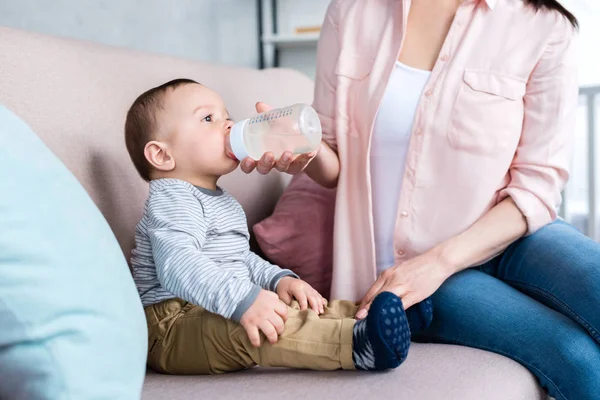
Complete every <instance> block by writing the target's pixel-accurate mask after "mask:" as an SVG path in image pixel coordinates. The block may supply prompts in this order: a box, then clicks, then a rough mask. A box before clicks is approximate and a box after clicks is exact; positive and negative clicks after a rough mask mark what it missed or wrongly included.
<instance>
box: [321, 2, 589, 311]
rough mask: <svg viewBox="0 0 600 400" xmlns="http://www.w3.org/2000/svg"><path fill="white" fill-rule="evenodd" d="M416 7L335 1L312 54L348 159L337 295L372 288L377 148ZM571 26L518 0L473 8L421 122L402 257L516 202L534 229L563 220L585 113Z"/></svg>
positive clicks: (327, 130)
mask: <svg viewBox="0 0 600 400" xmlns="http://www.w3.org/2000/svg"><path fill="white" fill-rule="evenodd" d="M410 4H411V2H410V0H369V1H361V0H335V1H333V2H332V4H331V5H330V6H329V9H328V12H327V16H326V18H325V22H324V24H323V28H322V34H321V39H320V42H319V48H318V62H317V75H316V82H315V84H316V87H315V99H314V107H315V109H316V110H317V111H318V113H319V116H320V118H321V122H322V125H323V132H324V139H325V141H326V142H327V143H328V144H329V145H330V146H331V147H332V148H334V149H337V151H338V155H339V158H340V164H341V172H340V177H339V181H338V191H337V203H336V211H335V213H336V215H335V233H334V244H335V249H334V269H333V286H332V297H333V298H344V299H354V300H357V299H359V298H360V297H362V296H363V295H364V294H365V292H366V291H367V290H368V288H369V287H370V286H371V285H372V283H373V282H374V281H375V279H376V272H375V271H376V269H375V244H374V239H373V215H372V207H373V206H375V207H377V205H376V204H375V205H373V204H372V201H371V183H370V170H369V153H370V145H371V134H372V128H373V123H374V120H375V116H376V114H377V110H378V107H379V103H380V102H381V98H382V96H383V93H384V90H385V88H386V85H387V81H388V78H389V76H390V74H391V71H392V68H393V66H394V62H395V60H396V59H397V58H398V56H399V53H400V49H401V47H402V41H403V37H404V34H405V31H406V22H407V17H408V12H409V9H410ZM574 36H575V30H574V28H573V27H572V26H571V25H570V23H569V22H568V21H567V20H566V18H564V17H562V16H561V15H560V14H559V13H557V12H554V11H548V10H540V11H538V12H535V10H534V9H532V8H531V7H529V6H526V5H524V3H523V1H521V0H465V1H463V3H462V4H461V5H460V7H459V9H458V12H457V14H456V17H455V19H454V22H453V24H452V27H451V28H450V31H449V33H448V36H447V38H446V41H445V42H444V45H443V47H442V50H441V52H440V56H439V59H438V61H437V62H436V64H435V67H434V68H433V71H432V73H431V77H430V79H429V82H428V83H427V86H426V88H425V90H424V93H423V96H422V98H421V100H420V102H419V106H418V108H417V112H416V115H415V121H414V128H413V132H412V137H411V141H410V145H409V150H408V156H407V160H406V169H405V173H404V177H398V179H403V185H402V190H401V192H400V193H399V194H398V195H399V209H398V212H397V213H396V215H390V218H394V219H395V220H396V229H395V238H394V246H395V252H396V254H397V256H396V262H397V263H400V262H402V261H404V260H406V259H408V258H411V257H414V256H416V255H418V254H420V253H423V252H425V251H427V250H429V249H431V248H432V247H434V246H436V245H437V244H439V243H441V242H443V241H445V240H447V239H449V238H451V237H452V236H455V235H457V234H459V233H461V232H463V231H464V230H466V229H467V228H469V227H470V226H471V225H472V224H473V223H475V222H476V221H477V220H478V219H479V218H481V217H482V216H483V215H484V214H485V213H487V212H488V211H489V210H490V209H491V208H492V207H494V206H495V205H496V204H497V203H498V202H500V201H502V200H503V199H505V198H506V197H508V196H510V197H511V198H512V199H513V200H514V201H515V203H516V204H517V206H518V207H519V208H520V210H521V211H522V212H523V214H524V215H525V217H526V219H527V223H528V229H529V233H532V232H534V231H536V230H537V229H539V228H540V227H542V226H543V225H545V224H548V223H549V222H551V221H552V220H554V219H555V218H556V216H557V215H556V209H557V207H558V206H559V204H560V200H561V196H560V193H561V191H562V189H563V186H564V184H565V182H566V181H567V179H568V171H567V168H568V166H569V154H570V142H571V137H572V135H571V134H572V131H573V129H574V127H575V124H574V117H575V112H576V106H577V93H578V91H577V76H576V75H577V74H576V56H575V54H574V47H575V46H574V40H573V39H574Z"/></svg>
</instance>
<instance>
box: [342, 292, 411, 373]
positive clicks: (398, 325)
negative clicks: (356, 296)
mask: <svg viewBox="0 0 600 400" xmlns="http://www.w3.org/2000/svg"><path fill="white" fill-rule="evenodd" d="M409 347H410V328H409V326H408V320H407V318H406V314H405V312H404V307H403V306H402V301H401V300H400V298H399V297H398V296H396V295H395V294H393V293H390V292H383V293H380V294H379V295H378V296H377V297H375V300H373V303H371V308H370V309H369V314H368V316H367V318H366V319H363V320H361V321H358V322H357V323H356V324H355V325H354V332H353V335H352V360H353V361H354V366H355V367H356V369H362V370H384V369H390V368H396V367H397V366H399V365H400V364H402V362H403V361H404V360H405V359H406V356H407V355H408V348H409Z"/></svg>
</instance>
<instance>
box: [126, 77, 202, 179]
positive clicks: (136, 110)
mask: <svg viewBox="0 0 600 400" xmlns="http://www.w3.org/2000/svg"><path fill="white" fill-rule="evenodd" d="M189 84H198V82H196V81H193V80H191V79H174V80H172V81H169V82H167V83H163V84H162V85H160V86H157V87H155V88H152V89H150V90H148V91H146V92H144V93H142V94H141V95H139V97H138V98H137V99H135V101H134V102H133V104H132V105H131V107H130V108H129V111H128V112H127V119H126V120H125V145H126V146H127V151H128V152H129V157H131V161H132V162H133V165H135V168H136V169H137V171H138V173H139V174H140V176H141V177H142V178H143V179H144V180H145V181H150V172H151V171H152V165H150V163H149V162H148V160H146V157H145V156H144V148H145V147H146V144H147V143H148V142H150V141H152V140H156V130H157V128H158V124H157V121H156V114H157V113H158V111H159V110H160V109H162V108H163V99H164V97H165V94H166V93H167V92H168V91H169V90H175V89H177V88H178V87H180V86H183V85H189Z"/></svg>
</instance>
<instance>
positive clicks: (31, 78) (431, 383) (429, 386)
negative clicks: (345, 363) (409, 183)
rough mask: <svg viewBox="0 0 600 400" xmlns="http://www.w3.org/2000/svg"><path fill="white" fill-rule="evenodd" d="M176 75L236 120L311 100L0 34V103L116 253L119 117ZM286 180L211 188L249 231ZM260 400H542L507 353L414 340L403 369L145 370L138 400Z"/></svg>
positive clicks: (204, 67)
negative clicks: (33, 138)
mask: <svg viewBox="0 0 600 400" xmlns="http://www.w3.org/2000/svg"><path fill="white" fill-rule="evenodd" d="M177 77H187V78H191V79H195V80H197V81H199V82H201V83H203V84H205V85H207V86H209V87H211V88H213V89H214V90H216V91H217V92H219V93H221V94H222V96H223V98H224V100H225V102H226V104H227V106H228V109H229V111H230V112H231V114H232V115H233V117H234V118H242V117H246V116H249V115H251V114H252V113H253V112H254V103H255V102H256V101H258V100H260V101H264V102H266V103H269V104H271V105H273V106H284V105H289V104H293V103H296V102H305V103H310V102H311V99H312V94H313V93H312V82H311V80H310V79H309V78H307V77H306V76H304V75H302V74H300V73H298V72H296V71H293V70H287V69H268V70H254V69H245V68H237V67H230V66H221V65H213V64H207V63H203V62H197V61H190V60H183V59H175V58H170V57H166V56H160V55H154V54H147V53H141V52H136V51H130V50H126V49H121V48H114V47H108V46H103V45H99V44H92V43H86V42H81V41H75V40H69V39H62V38H55V37H49V36H44V35H40V34H35V33H30V32H24V31H20V30H15V29H9V28H2V27H0V104H3V105H4V106H6V107H7V108H8V109H10V110H12V111H13V112H14V113H15V114H17V115H18V116H19V117H21V118H22V119H23V120H24V121H26V122H27V123H28V124H29V125H30V126H31V127H32V128H33V130H34V131H35V132H36V133H37V134H38V135H39V136H40V138H41V139H42V140H43V142H45V144H46V145H47V146H48V147H49V148H50V149H51V150H52V151H53V152H54V153H55V154H56V155H57V156H58V157H59V158H60V159H61V160H62V162H63V163H64V164H65V165H66V167H67V168H68V169H69V170H70V171H71V172H72V173H73V174H74V175H75V177H76V178H77V179H78V180H79V181H80V182H81V184H82V185H83V187H84V188H85V190H86V191H87V192H88V194H89V195H90V196H91V198H92V199H93V201H94V202H95V204H96V205H97V206H98V208H99V209H100V211H101V212H102V214H103V215H104V217H105V218H106V220H107V221H108V223H109V225H110V227H111V228H112V231H113V233H114V235H115V236H116V238H117V240H118V242H119V244H120V246H121V249H122V251H123V252H124V254H125V255H128V254H129V253H130V251H131V248H132V245H133V232H134V228H135V225H136V223H137V222H138V219H139V218H140V216H141V213H142V208H143V204H144V201H145V198H146V195H147V189H148V186H147V184H146V183H145V182H143V181H142V180H141V179H140V178H139V176H137V174H136V171H135V169H134V168H133V166H132V165H131V162H130V161H129V157H128V155H127V152H126V149H125V145H124V141H123V123H124V120H125V113H126V111H127V108H128V106H129V105H130V104H131V102H132V101H133V100H134V99H135V97H136V96H137V95H138V94H139V93H141V92H142V91H144V90H146V89H148V88H150V87H151V86H155V85H157V84H160V83H163V82H165V81H167V80H170V79H173V78H177ZM4 172H6V171H4ZM4 172H3V173H4ZM288 182H289V177H288V176H286V175H282V174H279V173H277V172H273V173H271V174H269V175H267V176H261V175H259V174H256V173H255V174H252V175H249V176H247V175H244V174H243V173H241V172H239V171H236V172H235V173H233V174H231V175H229V176H226V177H224V178H223V179H222V181H221V182H220V183H221V185H222V186H223V187H224V188H226V189H227V190H228V191H229V192H230V193H232V195H233V196H235V197H236V198H237V199H238V200H239V201H240V203H241V204H242V206H243V207H244V209H245V211H246V213H247V215H248V223H249V224H250V225H253V224H255V223H257V222H258V221H260V220H262V219H264V218H265V217H267V216H268V215H269V214H270V212H271V211H272V210H273V207H274V206H275V204H276V202H277V199H278V198H279V196H280V195H281V193H282V192H283V191H284V190H285V187H286V185H287V184H288ZM0 196H1V194H0ZM90 362H93V360H90ZM259 396H260V397H264V398H275V397H277V398H287V399H296V398H313V399H345V400H352V399H365V398H369V399H378V398H382V399H383V398H386V399H396V400H403V399H424V400H425V399H461V400H469V399H473V400H475V399H477V400H480V399H490V400H491V399H498V400H500V399H502V400H534V399H544V398H545V397H546V395H545V393H544V391H543V389H542V388H541V387H540V386H539V385H538V383H537V381H536V379H535V378H534V377H533V375H532V374H531V373H529V372H528V371H527V370H526V369H525V368H524V367H522V366H521V365H520V364H518V363H516V362H514V361H512V360H510V359H508V358H505V357H502V356H500V355H496V354H493V353H489V352H485V351H481V350H476V349H471V348H466V347H460V346H452V345H435V344H417V343H415V344H413V346H412V348H411V351H410V354H409V357H408V359H407V361H406V362H405V364H403V365H402V366H401V367H400V368H398V369H397V370H394V371H389V372H383V373H360V372H344V371H336V372H315V371H293V370H284V369H267V368H259V367H257V368H254V369H251V370H248V371H245V372H240V373H235V374H228V375H221V376H167V375H160V374H156V373H154V372H151V371H148V372H147V375H146V380H145V384H144V389H143V393H142V398H143V399H145V400H158V399H174V400H175V399H192V398H205V399H206V398H215V399H236V400H242V399H251V398H257V397H259Z"/></svg>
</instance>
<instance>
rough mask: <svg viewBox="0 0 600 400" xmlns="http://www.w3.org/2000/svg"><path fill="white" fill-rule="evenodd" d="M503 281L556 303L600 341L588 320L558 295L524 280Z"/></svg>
mask: <svg viewBox="0 0 600 400" xmlns="http://www.w3.org/2000/svg"><path fill="white" fill-rule="evenodd" d="M505 282H510V283H512V284H514V285H515V286H520V287H524V288H527V289H529V290H532V291H533V292H535V293H537V294H539V295H540V296H542V297H544V298H546V299H548V300H550V301H552V302H554V303H556V305H557V307H559V308H560V309H561V310H562V311H563V312H565V313H567V316H569V317H571V318H572V319H574V320H575V322H577V323H579V324H580V325H583V327H584V328H585V329H586V330H587V331H588V332H589V333H590V335H591V336H592V337H593V338H594V339H595V340H596V341H597V342H600V333H599V332H598V331H597V330H596V329H595V328H594V327H593V326H592V325H591V324H590V323H589V322H587V321H586V320H585V319H584V318H583V317H582V316H580V315H579V314H577V313H576V312H575V311H573V310H572V309H571V308H570V307H569V305H568V304H566V303H565V302H563V301H562V300H560V299H559V298H558V297H556V296H555V295H554V294H552V293H551V292H548V291H547V290H545V289H543V288H540V287H538V286H535V285H532V284H530V283H525V282H521V281H515V280H510V279H505Z"/></svg>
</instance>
